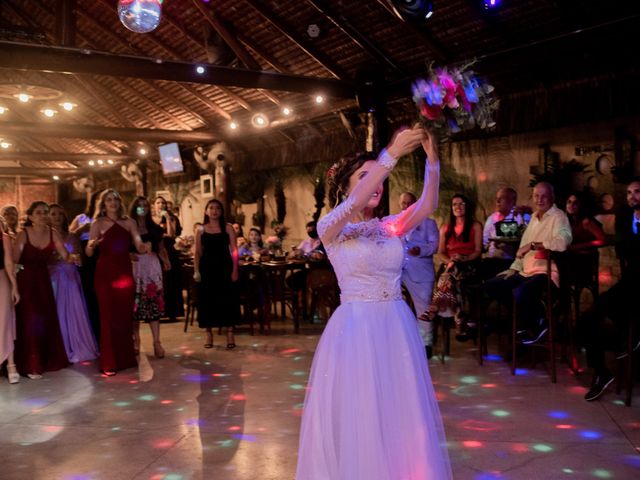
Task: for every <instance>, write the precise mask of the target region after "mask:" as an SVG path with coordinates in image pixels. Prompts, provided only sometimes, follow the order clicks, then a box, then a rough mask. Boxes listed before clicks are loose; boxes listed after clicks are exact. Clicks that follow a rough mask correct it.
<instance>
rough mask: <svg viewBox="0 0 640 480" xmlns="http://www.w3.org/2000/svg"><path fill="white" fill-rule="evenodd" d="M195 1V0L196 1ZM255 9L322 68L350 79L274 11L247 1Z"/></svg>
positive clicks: (257, 3)
mask: <svg viewBox="0 0 640 480" xmlns="http://www.w3.org/2000/svg"><path fill="white" fill-rule="evenodd" d="M194 1H195V0H194ZM245 1H246V2H247V3H248V4H249V5H251V6H252V7H253V9H254V10H256V11H257V12H258V13H259V14H260V15H262V16H263V17H264V18H265V20H267V21H268V22H269V23H270V24H271V25H273V26H274V27H275V28H276V29H277V30H279V31H280V33H282V34H283V35H284V36H285V37H287V38H288V39H289V40H291V41H292V42H293V43H294V44H295V45H296V46H297V47H298V48H300V49H301V50H302V51H303V52H305V53H306V54H307V55H309V56H310V57H311V58H312V59H313V60H315V61H316V62H317V63H318V64H319V65H320V66H321V67H322V68H324V69H325V70H326V71H327V72H329V73H330V74H331V75H333V76H334V77H335V78H337V79H339V80H346V79H347V78H349V75H348V74H347V72H346V70H344V69H343V68H342V67H340V66H338V65H337V64H335V63H334V62H333V60H331V59H330V58H329V57H328V56H327V55H325V54H324V53H322V52H320V51H319V50H318V49H317V48H316V47H314V46H313V45H312V44H311V43H310V42H308V41H306V40H305V39H303V38H302V37H301V36H300V35H298V34H296V33H294V31H293V29H292V28H291V27H290V26H289V25H287V24H286V23H285V22H284V21H283V20H282V19H281V18H279V17H277V16H276V15H274V13H273V11H272V10H270V9H269V8H267V7H266V6H265V5H263V4H262V3H261V2H260V1H259V0H245Z"/></svg>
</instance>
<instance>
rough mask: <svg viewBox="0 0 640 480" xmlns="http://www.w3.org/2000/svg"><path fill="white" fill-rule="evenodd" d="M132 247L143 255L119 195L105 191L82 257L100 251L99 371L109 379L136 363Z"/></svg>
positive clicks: (97, 277) (143, 247) (97, 281)
mask: <svg viewBox="0 0 640 480" xmlns="http://www.w3.org/2000/svg"><path fill="white" fill-rule="evenodd" d="M132 244H133V245H134V246H135V247H136V251H137V252H138V253H140V254H144V253H147V251H148V247H147V245H145V244H144V243H143V242H142V239H141V238H140V234H139V233H138V227H137V224H136V222H135V221H134V220H132V219H131V218H128V217H125V216H124V208H123V207H122V199H121V198H120V195H119V194H118V192H116V191H115V190H113V189H107V190H105V191H104V192H102V193H101V194H100V199H99V200H98V207H97V208H96V213H95V217H94V220H93V222H92V223H91V231H90V234H89V242H88V243H87V248H86V253H87V256H89V257H91V256H92V255H94V253H95V252H96V249H97V248H99V249H100V255H99V256H98V262H97V263H96V275H95V281H94V285H95V290H96V296H97V297H98V306H99V308H100V369H101V370H102V372H103V373H104V374H105V375H106V376H109V377H110V376H113V375H115V374H116V371H117V370H123V369H125V368H130V367H135V366H136V365H137V363H138V362H137V361H136V354H135V351H134V348H133V304H134V296H135V283H134V280H133V271H132V267H131V257H130V256H129V252H130V250H131V245H132Z"/></svg>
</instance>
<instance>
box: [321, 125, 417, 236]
mask: <svg viewBox="0 0 640 480" xmlns="http://www.w3.org/2000/svg"><path fill="white" fill-rule="evenodd" d="M425 135H426V134H425V131H424V130H423V129H421V128H413V129H404V130H399V131H397V132H396V133H395V134H394V136H393V138H392V140H391V143H390V144H389V145H388V146H387V148H385V149H384V150H382V152H380V155H378V158H377V161H376V162H375V163H374V164H373V165H372V166H371V168H368V169H367V171H366V172H362V173H361V175H363V177H362V178H361V179H360V180H359V181H358V182H357V184H356V185H355V186H354V188H353V190H352V191H350V192H344V193H345V194H346V199H345V200H344V201H342V202H341V203H340V204H339V205H338V206H337V207H336V208H334V209H333V210H332V211H331V212H330V213H328V214H327V215H325V216H324V217H323V218H322V219H321V220H320V222H318V234H319V235H320V239H321V240H322V243H324V244H325V245H328V244H330V243H331V242H332V241H333V240H334V239H335V237H336V236H337V235H338V234H339V233H340V232H341V231H342V229H343V228H344V226H345V225H346V224H347V222H349V220H350V219H351V217H352V216H353V215H354V214H355V213H357V212H360V211H362V210H364V208H365V207H366V206H367V203H368V202H369V199H370V198H371V196H372V195H373V194H374V193H375V191H376V189H377V188H378V186H379V185H380V183H381V182H383V181H384V179H385V178H387V177H388V176H389V173H390V172H391V170H392V169H393V167H394V166H395V165H396V163H397V162H398V158H400V157H402V156H403V155H407V154H408V153H411V152H412V151H413V150H414V149H415V148H416V147H417V146H418V145H419V144H420V143H421V142H423V141H424V139H425Z"/></svg>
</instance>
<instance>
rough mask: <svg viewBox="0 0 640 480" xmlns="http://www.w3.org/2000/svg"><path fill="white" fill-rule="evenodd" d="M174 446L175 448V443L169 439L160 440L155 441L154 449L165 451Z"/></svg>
mask: <svg viewBox="0 0 640 480" xmlns="http://www.w3.org/2000/svg"><path fill="white" fill-rule="evenodd" d="M172 446H173V441H171V440H168V439H159V440H154V442H153V448H158V449H165V448H171V447H172Z"/></svg>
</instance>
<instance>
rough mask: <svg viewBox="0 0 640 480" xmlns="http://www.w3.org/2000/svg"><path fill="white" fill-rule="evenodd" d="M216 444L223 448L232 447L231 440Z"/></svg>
mask: <svg viewBox="0 0 640 480" xmlns="http://www.w3.org/2000/svg"><path fill="white" fill-rule="evenodd" d="M218 444H219V445H220V446H221V447H223V448H229V447H233V440H222V441H220V442H218Z"/></svg>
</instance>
